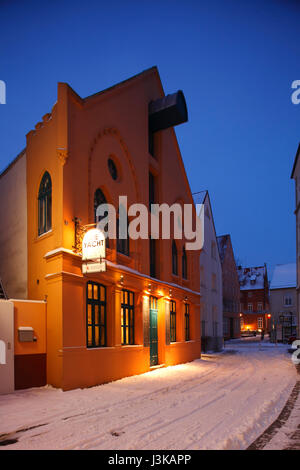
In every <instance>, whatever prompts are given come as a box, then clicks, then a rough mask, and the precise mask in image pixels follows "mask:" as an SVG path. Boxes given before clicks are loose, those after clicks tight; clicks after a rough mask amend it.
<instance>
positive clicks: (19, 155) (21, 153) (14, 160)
mask: <svg viewBox="0 0 300 470" xmlns="http://www.w3.org/2000/svg"><path fill="white" fill-rule="evenodd" d="M25 152H26V147H25V148H24V149H23V150H22V151H21V152H20V153H18V155H17V156H16V157H15V158H14V159H13V160H12V161H11V162H10V163H9V164H8V165H7V166H6V167H5V168H4V170H3V171H1V172H0V178H1V177H2V176H4V175H5V174H6V173H7V172H8V171H9V170H10V169H11V168H12V167H13V166H14V165H15V163H17V161H18V160H19V159H20V158H21V157H22V156H23V155H24V153H25Z"/></svg>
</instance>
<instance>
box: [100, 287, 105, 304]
mask: <svg viewBox="0 0 300 470" xmlns="http://www.w3.org/2000/svg"><path fill="white" fill-rule="evenodd" d="M100 292H101V298H100V300H101V301H102V302H105V288H104V287H103V286H100Z"/></svg>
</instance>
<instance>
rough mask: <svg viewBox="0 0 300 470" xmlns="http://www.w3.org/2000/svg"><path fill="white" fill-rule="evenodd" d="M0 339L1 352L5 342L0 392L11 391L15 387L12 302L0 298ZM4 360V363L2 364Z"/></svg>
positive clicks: (0, 361)
mask: <svg viewBox="0 0 300 470" xmlns="http://www.w3.org/2000/svg"><path fill="white" fill-rule="evenodd" d="M0 341H1V345H0V348H1V351H0V352H1V353H3V351H2V345H3V342H4V344H5V358H4V361H3V355H2V354H1V356H0V394H4V393H11V392H13V391H14V389H15V379H14V304H13V302H9V301H8V300H0ZM2 362H5V364H2Z"/></svg>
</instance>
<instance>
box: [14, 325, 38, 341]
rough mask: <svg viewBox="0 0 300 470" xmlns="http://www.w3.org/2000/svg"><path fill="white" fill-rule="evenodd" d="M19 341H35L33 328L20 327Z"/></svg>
mask: <svg viewBox="0 0 300 470" xmlns="http://www.w3.org/2000/svg"><path fill="white" fill-rule="evenodd" d="M18 339H19V341H20V342H21V343H26V342H31V341H35V340H36V339H35V337H34V330H33V328H32V327H31V326H19V328H18Z"/></svg>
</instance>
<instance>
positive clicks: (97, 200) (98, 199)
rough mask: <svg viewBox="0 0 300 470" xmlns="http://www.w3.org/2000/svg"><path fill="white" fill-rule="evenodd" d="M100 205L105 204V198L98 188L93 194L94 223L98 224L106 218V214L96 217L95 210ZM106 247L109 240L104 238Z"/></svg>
mask: <svg viewBox="0 0 300 470" xmlns="http://www.w3.org/2000/svg"><path fill="white" fill-rule="evenodd" d="M101 204H107V200H106V197H105V196H104V194H103V191H101V189H100V188H98V189H96V191H95V194H94V221H95V222H96V223H97V222H100V221H101V220H102V219H103V218H104V217H106V215H107V214H104V215H103V216H98V217H97V208H98V206H100V205H101ZM104 228H105V230H107V225H106V226H105V227H104ZM106 246H109V239H108V237H107V238H106Z"/></svg>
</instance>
